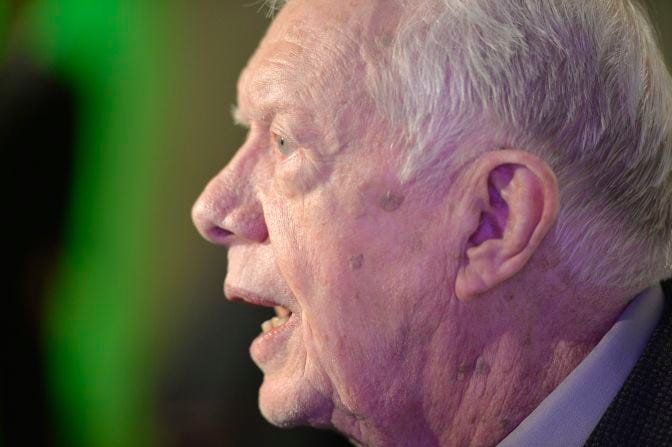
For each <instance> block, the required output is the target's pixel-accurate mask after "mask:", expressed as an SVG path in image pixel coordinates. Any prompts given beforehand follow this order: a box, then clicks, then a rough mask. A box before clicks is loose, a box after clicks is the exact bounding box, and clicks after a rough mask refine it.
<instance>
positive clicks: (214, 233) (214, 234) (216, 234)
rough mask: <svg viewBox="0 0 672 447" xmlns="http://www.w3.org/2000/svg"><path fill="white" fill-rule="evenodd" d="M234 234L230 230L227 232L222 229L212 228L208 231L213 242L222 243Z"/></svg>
mask: <svg viewBox="0 0 672 447" xmlns="http://www.w3.org/2000/svg"><path fill="white" fill-rule="evenodd" d="M232 234H233V232H231V231H229V230H225V229H224V228H221V227H212V228H210V229H209V230H208V239H211V240H213V241H220V240H222V239H224V238H226V237H227V236H231V235H232Z"/></svg>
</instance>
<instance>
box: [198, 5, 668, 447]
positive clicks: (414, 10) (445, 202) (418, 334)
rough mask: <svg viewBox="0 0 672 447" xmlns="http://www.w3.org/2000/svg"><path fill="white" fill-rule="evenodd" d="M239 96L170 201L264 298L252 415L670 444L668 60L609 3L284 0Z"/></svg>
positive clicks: (450, 442)
mask: <svg viewBox="0 0 672 447" xmlns="http://www.w3.org/2000/svg"><path fill="white" fill-rule="evenodd" d="M238 93H239V97H238V108H237V110H236V113H235V115H236V119H237V121H238V122H240V123H241V124H242V125H244V126H246V127H248V128H249V133H248V136H247V139H246V141H245V142H244V144H243V146H242V147H241V148H240V149H239V151H238V153H237V154H236V156H235V157H234V158H233V160H232V161H231V162H230V163H229V164H228V165H227V166H226V167H225V168H224V169H223V170H222V171H221V172H220V173H219V174H217V175H216V176H215V177H214V179H213V180H212V181H211V182H210V183H209V184H208V186H207V187H206V188H205V190H204V192H203V194H202V195H201V197H200V198H199V199H198V201H197V202H196V204H195V206H194V209H193V219H194V221H195V223H196V226H197V227H198V229H199V231H200V233H201V234H202V235H203V236H204V237H205V238H206V239H208V240H209V241H211V242H214V243H217V244H221V245H225V246H227V247H229V267H228V274H227V277H226V280H225V285H224V289H225V294H226V296H227V297H228V298H229V299H231V300H244V301H247V302H250V303H253V304H258V305H261V306H268V307H275V309H276V312H277V316H276V317H274V318H273V319H272V320H270V321H267V322H265V323H263V324H262V333H261V334H260V335H259V336H258V337H257V338H256V339H255V340H254V342H253V343H252V346H251V349H250V350H251V355H252V358H253V359H254V361H255V362H256V363H257V365H258V366H259V367H260V368H261V370H262V371H263V372H264V382H263V385H262V386H261V389H260V393H259V405H260V408H261V411H262V413H263V415H264V416H265V417H266V419H268V420H269V421H270V422H271V423H273V424H276V425H278V426H281V427H288V426H294V425H297V424H309V425H312V426H315V427H329V428H334V429H336V430H338V431H340V432H342V433H344V434H345V435H346V436H348V437H349V438H350V439H351V440H352V441H353V442H354V443H356V444H359V445H367V446H388V445H400V446H435V445H442V446H463V445H478V446H492V445H497V444H499V445H503V446H563V447H566V446H580V445H584V444H586V443H587V444H588V445H630V444H632V445H634V444H637V445H665V444H666V443H672V424H670V421H671V419H670V418H671V417H672V409H671V408H670V402H671V401H672V400H671V397H672V390H671V389H670V388H672V387H671V382H670V377H671V376H670V374H671V373H672V357H671V356H672V322H671V321H670V309H669V308H670V306H669V300H670V299H672V290H671V287H670V285H669V284H668V283H664V284H666V285H664V287H666V292H665V293H666V294H667V301H668V306H667V308H665V305H664V292H663V289H662V288H661V285H660V284H659V281H660V280H662V279H663V278H665V277H666V276H667V275H669V273H670V271H669V268H670V265H669V263H670V254H671V251H672V247H671V239H672V237H671V231H672V148H671V147H670V143H671V141H672V134H671V132H672V82H671V80H670V76H669V74H668V72H667V70H666V68H665V66H664V62H663V60H662V57H661V54H660V52H659V50H658V48H657V46H656V43H655V39H654V36H653V32H652V30H651V26H650V24H649V23H648V21H647V19H646V17H645V14H644V13H643V12H642V11H641V10H640V9H639V7H637V6H636V5H635V4H634V2H633V1H630V0H412V1H411V0H369V1H359V2H355V1H340V0H339V1H334V0H331V1H329V0H290V1H288V2H287V4H286V5H285V6H284V7H283V9H282V10H281V12H280V13H279V15H278V16H277V18H276V19H275V21H274V22H273V24H272V26H271V27H270V29H269V31H268V33H267V35H266V37H265V38H264V40H263V41H262V42H261V44H260V46H259V48H258V50H257V52H256V53H255V54H254V56H253V57H252V59H251V61H250V62H249V65H248V66H247V68H246V69H245V70H244V71H243V73H242V75H241V77H240V82H239V84H238ZM656 327H657V329H656Z"/></svg>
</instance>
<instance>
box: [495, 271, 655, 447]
mask: <svg viewBox="0 0 672 447" xmlns="http://www.w3.org/2000/svg"><path fill="white" fill-rule="evenodd" d="M663 305H664V298H663V290H662V288H661V286H660V284H656V285H655V286H652V287H649V288H648V289H646V290H644V291H643V292H641V293H640V294H638V295H637V296H636V297H634V298H633V300H632V301H631V302H630V304H628V306H627V307H626V309H625V310H624V311H623V313H622V314H621V316H620V317H619V318H618V321H616V323H615V324H614V325H613V326H612V327H611V329H609V331H608V332H607V333H606V334H605V335H604V337H602V339H601V340H600V342H599V343H598V344H597V346H595V348H594V349H593V350H592V351H591V352H590V353H589V354H588V356H586V358H585V359H583V361H582V362H581V363H579V366H577V367H576V368H575V369H574V370H573V371H572V372H571V373H570V374H569V375H568V376H567V377H566V378H565V380H563V381H562V383H560V385H558V387H557V388H555V389H554V390H553V391H552V392H551V394H549V395H548V396H547V397H546V399H544V400H543V401H542V402H541V404H540V405H539V406H538V407H537V408H535V410H534V411H533V412H532V413H531V414H530V415H529V416H528V417H527V418H525V419H524V420H523V422H521V423H520V424H519V425H518V427H516V428H515V429H514V430H513V431H512V432H511V433H509V435H508V436H507V437H506V438H504V440H503V441H501V442H500V443H499V444H498V447H528V446H529V447H555V446H557V447H574V446H576V447H580V446H583V445H584V444H585V442H586V441H587V440H588V437H589V436H590V434H591V433H592V431H593V429H594V428H595V426H596V425H597V423H598V422H599V421H600V419H601V418H602V415H603V414H604V413H605V411H606V410H607V407H608V406H609V404H610V403H611V401H612V400H614V398H615V397H616V394H617V393H618V391H619V390H620V389H621V386H623V383H624V382H625V380H626V379H627V377H628V375H629V374H630V371H632V368H633V367H634V366H635V363H636V362H637V360H638V359H639V357H640V355H641V354H642V352H643V351H644V347H645V346H646V344H647V342H648V341H649V338H650V337H651V334H652V332H653V330H654V329H655V327H656V325H657V324H658V320H659V319H660V316H661V314H662V312H663Z"/></svg>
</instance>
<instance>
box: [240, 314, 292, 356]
mask: <svg viewBox="0 0 672 447" xmlns="http://www.w3.org/2000/svg"><path fill="white" fill-rule="evenodd" d="M298 325H299V319H298V317H297V316H296V314H295V313H292V315H290V317H289V320H287V322H286V323H285V324H283V325H282V326H279V327H276V328H273V329H271V330H270V331H268V332H263V333H261V334H259V335H258V336H257V338H255V339H254V341H253V342H252V345H251V346H250V356H251V357H252V359H253V360H254V361H255V362H256V363H257V364H263V363H266V362H268V361H270V360H271V359H272V358H274V357H275V356H277V355H283V354H284V350H283V347H284V346H285V345H286V344H287V340H288V339H289V337H290V335H291V333H292V330H293V329H294V328H295V327H297V326H298Z"/></svg>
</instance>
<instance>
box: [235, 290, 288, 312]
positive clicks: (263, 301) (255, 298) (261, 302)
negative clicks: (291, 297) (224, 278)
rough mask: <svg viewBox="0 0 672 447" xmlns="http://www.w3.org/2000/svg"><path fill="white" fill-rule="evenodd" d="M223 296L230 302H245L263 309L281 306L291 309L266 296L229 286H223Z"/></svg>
mask: <svg viewBox="0 0 672 447" xmlns="http://www.w3.org/2000/svg"><path fill="white" fill-rule="evenodd" d="M224 296H226V299H228V300H230V301H245V302H246V303H250V304H254V305H257V306H264V307H275V306H282V307H284V308H286V309H287V310H290V311H291V309H290V308H289V306H287V305H286V304H285V303H282V302H279V301H278V300H277V298H275V297H273V298H270V297H269V296H268V295H267V294H259V293H255V292H252V291H250V290H248V289H244V288H241V287H236V286H233V285H230V284H224Z"/></svg>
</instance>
